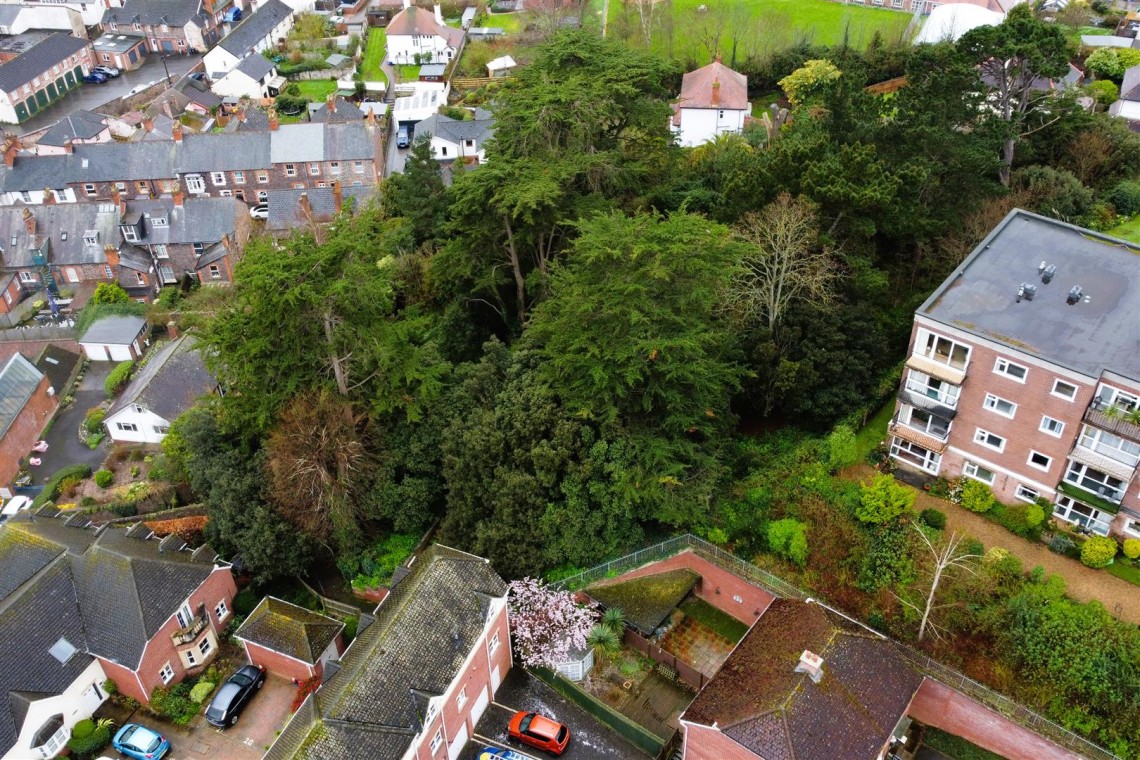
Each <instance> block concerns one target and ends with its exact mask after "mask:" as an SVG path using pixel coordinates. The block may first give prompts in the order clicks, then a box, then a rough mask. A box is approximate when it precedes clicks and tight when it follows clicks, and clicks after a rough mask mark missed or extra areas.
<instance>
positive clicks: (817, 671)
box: [795, 649, 823, 683]
mask: <svg viewBox="0 0 1140 760" xmlns="http://www.w3.org/2000/svg"><path fill="white" fill-rule="evenodd" d="M795 672H797V673H807V675H808V678H810V679H811V680H812V681H813V682H815V683H819V682H820V681H821V680H823V658H822V657H820V656H819V655H818V654H816V653H815V652H812V651H809V650H807V649H805V650H804V653H803V654H801V655H800V663H799V665H796V671H795Z"/></svg>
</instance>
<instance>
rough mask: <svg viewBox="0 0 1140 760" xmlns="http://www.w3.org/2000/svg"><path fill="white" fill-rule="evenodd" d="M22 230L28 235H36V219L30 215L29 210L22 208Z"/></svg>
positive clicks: (30, 211)
mask: <svg viewBox="0 0 1140 760" xmlns="http://www.w3.org/2000/svg"><path fill="white" fill-rule="evenodd" d="M24 229H26V230H27V231H28V234H29V235H35V234H36V217H35V215H33V214H32V210H31V209H30V208H27V207H25V208H24Z"/></svg>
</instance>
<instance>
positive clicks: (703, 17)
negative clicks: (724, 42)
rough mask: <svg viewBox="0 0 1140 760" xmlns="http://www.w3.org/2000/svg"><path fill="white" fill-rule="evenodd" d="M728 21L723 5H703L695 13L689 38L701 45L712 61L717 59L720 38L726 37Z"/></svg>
mask: <svg viewBox="0 0 1140 760" xmlns="http://www.w3.org/2000/svg"><path fill="white" fill-rule="evenodd" d="M726 21H727V11H726V8H725V7H724V5H723V4H721V3H715V2H714V3H711V4H709V5H701V6H699V7H698V8H697V9H696V10H695V11H693V18H692V26H691V27H690V30H689V36H690V37H695V38H696V40H697V42H699V43H701V47H703V48H704V49H705V52H707V53H708V56H709V59H710V60H711V59H713V58H716V54H717V51H718V50H719V49H720V38H721V36H723V35H724V25H725V23H726Z"/></svg>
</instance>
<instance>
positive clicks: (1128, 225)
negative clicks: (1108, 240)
mask: <svg viewBox="0 0 1140 760" xmlns="http://www.w3.org/2000/svg"><path fill="white" fill-rule="evenodd" d="M1105 234H1106V235H1111V236H1112V237H1118V238H1123V239H1125V240H1130V241H1131V242H1133V243H1140V215H1137V216H1135V217H1133V218H1132V220H1131V221H1127V222H1125V223H1124V224H1122V225H1120V226H1119V227H1113V228H1112V229H1111V230H1109V231H1108V232H1106V233H1105Z"/></svg>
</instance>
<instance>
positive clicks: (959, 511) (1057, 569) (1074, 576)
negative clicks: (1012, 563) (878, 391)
mask: <svg viewBox="0 0 1140 760" xmlns="http://www.w3.org/2000/svg"><path fill="white" fill-rule="evenodd" d="M844 474H845V475H846V476H847V477H849V478H851V479H853V480H859V481H864V480H867V479H868V478H870V477H871V475H872V469H871V468H870V467H869V466H866V465H861V466H859V467H856V468H852V470H850V471H848V472H846V473H844ZM915 490H916V491H917V493H918V499H917V500H916V501H915V503H914V508H915V509H916V510H918V511H922V510H924V509H937V510H939V511H941V512H945V513H946V532H947V533H950V532H957V533H965V534H967V535H970V536H973V537H974V538H976V539H978V540H979V541H981V542H982V543H983V544H985V546H986V548H987V549H988V548H990V547H991V546H1000V547H1002V548H1003V549H1008V550H1009V553H1010V554H1012V555H1014V556H1015V557H1017V558H1018V559H1020V560H1021V565H1022V568H1023V569H1024V570H1025V571H1026V572H1028V571H1029V570H1032V569H1033V568H1034V567H1035V566H1037V565H1041V566H1042V567H1043V568H1045V572H1046V573H1048V574H1049V575H1060V576H1061V577H1062V578H1064V579H1065V589H1066V593H1068V595H1069V596H1071V597H1073V598H1074V599H1076V600H1078V601H1081V602H1088V601H1091V600H1093V599H1096V600H1098V601H1099V602H1100V603H1101V604H1103V605H1104V606H1105V607H1106V608H1107V609H1108V611H1109V612H1110V613H1111V614H1112V615H1113V616H1115V617H1117V618H1119V619H1120V620H1123V621H1125V622H1128V623H1133V624H1136V625H1140V586H1135V585H1133V584H1131V583H1129V582H1128V581H1126V580H1123V579H1121V578H1117V577H1116V576H1115V575H1110V574H1108V573H1106V572H1105V571H1104V570H1094V569H1092V568H1091V567H1085V566H1084V565H1082V564H1081V563H1080V562H1077V561H1076V560H1073V559H1069V558H1068V557H1063V556H1061V555H1060V554H1056V553H1054V552H1052V551H1050V550H1049V547H1047V546H1046V545H1045V544H1042V543H1034V542H1032V541H1027V540H1026V539H1024V538H1022V537H1021V536H1015V535H1014V534H1012V533H1010V532H1009V531H1008V530H1006V529H1005V528H1003V527H1002V526H1000V525H997V524H995V523H992V522H990V521H989V520H987V519H986V518H984V517H982V516H981V515H976V514H974V513H973V512H971V511H969V510H968V509H963V508H962V507H960V506H958V505H957V504H954V503H952V502H949V501H945V500H943V499H939V498H937V497H935V496H931V495H930V494H928V493H926V492H925V491H918V490H917V489H915Z"/></svg>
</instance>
